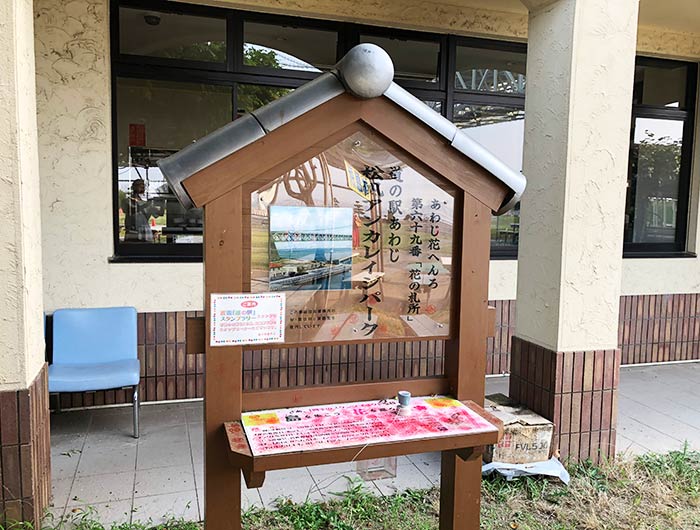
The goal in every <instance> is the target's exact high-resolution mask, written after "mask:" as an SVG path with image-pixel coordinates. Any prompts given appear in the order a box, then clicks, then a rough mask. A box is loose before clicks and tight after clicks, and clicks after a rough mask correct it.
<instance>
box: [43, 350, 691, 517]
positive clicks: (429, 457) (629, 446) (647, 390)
mask: <svg viewBox="0 0 700 530" xmlns="http://www.w3.org/2000/svg"><path fill="white" fill-rule="evenodd" d="M697 383H700V363H694V364H676V365H667V366H654V367H644V368H623V370H622V375H621V378H620V392H619V394H620V395H619V400H618V402H619V420H618V441H617V443H618V449H619V450H620V451H622V452H628V453H638V452H644V451H647V450H651V451H668V450H670V449H677V448H679V447H681V445H682V443H683V442H684V441H686V440H687V441H688V442H689V444H690V446H691V447H692V448H694V449H698V450H700V385H698V384H697ZM495 392H502V393H505V394H507V393H508V379H507V378H489V379H488V380H487V394H491V393H495ZM130 433H131V409H130V408H123V407H121V408H108V409H94V410H83V411H75V412H63V413H60V414H53V415H52V416H51V453H52V454H51V458H52V460H51V464H52V480H53V506H52V508H51V514H52V515H53V516H54V517H60V516H62V515H64V514H66V515H69V514H76V513H78V514H79V513H83V512H85V511H86V510H92V509H94V510H95V511H96V513H97V516H98V517H99V519H100V520H101V521H103V522H105V523H108V522H112V521H115V522H117V521H118V522H128V521H130V520H132V519H133V521H143V522H145V521H148V520H152V521H153V522H159V521H162V520H163V519H164V518H165V517H167V516H171V515H172V516H176V517H180V516H182V517H185V518H187V519H191V520H200V519H201V518H202V515H203V513H204V511H203V492H202V488H203V482H202V480H203V473H202V461H203V458H202V456H203V447H202V402H201V401H200V402H193V403H177V404H164V405H163V404H161V405H144V406H142V409H141V438H139V439H138V440H135V439H134V438H132V437H131V435H130ZM439 479H440V463H439V454H422V455H414V456H410V457H406V456H403V457H399V459H398V461H397V475H396V478H393V479H381V480H375V481H370V482H368V483H366V487H368V488H369V489H370V490H372V491H374V492H376V493H377V494H378V495H390V494H392V493H394V492H396V491H400V490H404V489H406V488H428V487H430V486H431V485H437V484H438V483H439ZM355 480H360V479H359V476H358V475H357V473H356V464H332V465H326V466H315V467H306V468H300V469H293V470H286V471H276V472H271V473H268V474H267V478H266V480H265V485H264V486H263V487H262V488H259V489H252V490H249V489H247V488H245V486H243V505H244V508H249V507H251V506H266V507H274V505H275V500H276V499H278V498H281V497H288V498H291V499H292V500H293V501H295V502H303V501H304V500H307V499H309V500H322V499H328V498H332V497H333V495H334V494H337V493H340V492H342V491H344V490H345V489H346V488H347V486H348V485H349V484H350V483H351V482H352V481H355Z"/></svg>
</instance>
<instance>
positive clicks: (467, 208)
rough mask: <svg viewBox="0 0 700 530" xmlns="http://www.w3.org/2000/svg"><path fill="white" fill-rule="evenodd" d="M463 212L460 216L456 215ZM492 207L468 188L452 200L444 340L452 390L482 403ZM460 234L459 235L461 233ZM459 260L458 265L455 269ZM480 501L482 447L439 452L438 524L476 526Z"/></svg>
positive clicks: (462, 529)
mask: <svg viewBox="0 0 700 530" xmlns="http://www.w3.org/2000/svg"><path fill="white" fill-rule="evenodd" d="M460 213H461V216H460ZM490 226H491V211H490V210H489V208H488V207H486V206H484V205H483V204H482V203H481V202H479V201H477V200H476V199H475V198H474V197H472V196H471V195H469V194H468V193H466V192H465V193H463V194H462V197H457V200H456V201H455V238H459V239H457V240H456V243H457V244H455V245H454V253H455V255H454V256H453V258H452V259H453V261H452V263H453V274H455V273H456V274H455V278H456V281H457V282H459V283H458V286H459V288H458V289H455V290H454V291H453V296H457V297H458V300H454V301H453V308H456V311H453V314H452V319H453V320H452V323H453V326H454V327H453V333H452V336H453V339H452V340H449V341H447V343H446V344H445V374H446V375H447V378H448V380H449V385H450V393H451V395H452V396H454V397H455V398H457V399H459V400H467V399H469V400H472V401H474V402H476V403H478V404H479V405H483V399H484V384H485V381H484V377H485V373H486V372H485V370H486V341H487V335H488V332H487V323H488V273H489V245H490V235H491V231H490ZM460 236H461V237H460ZM455 266H457V268H458V270H454V267H455ZM480 504H481V452H479V451H474V452H473V453H472V455H471V456H470V457H469V458H468V459H467V460H466V461H465V460H462V458H460V457H459V456H458V455H457V453H456V452H454V451H449V452H443V454H442V460H441V477H440V530H478V528H479V516H480Z"/></svg>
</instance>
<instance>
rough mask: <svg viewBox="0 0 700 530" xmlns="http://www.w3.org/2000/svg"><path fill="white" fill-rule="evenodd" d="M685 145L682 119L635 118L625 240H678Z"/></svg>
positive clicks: (643, 241) (637, 241)
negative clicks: (679, 197)
mask: <svg viewBox="0 0 700 530" xmlns="http://www.w3.org/2000/svg"><path fill="white" fill-rule="evenodd" d="M682 147H683V122H682V121H678V120H664V119H652V118H637V119H636V120H635V122H634V143H633V144H632V154H631V159H630V178H629V181H628V184H627V208H626V209H627V211H626V215H625V242H632V243H673V242H674V241H675V239H676V223H677V217H678V216H677V213H678V191H679V179H680V169H681V151H682Z"/></svg>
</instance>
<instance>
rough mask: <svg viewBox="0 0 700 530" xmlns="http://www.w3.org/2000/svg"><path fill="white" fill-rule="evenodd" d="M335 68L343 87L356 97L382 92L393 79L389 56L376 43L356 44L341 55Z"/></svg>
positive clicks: (378, 94) (392, 67) (377, 94)
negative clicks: (343, 55)
mask: <svg viewBox="0 0 700 530" xmlns="http://www.w3.org/2000/svg"><path fill="white" fill-rule="evenodd" d="M336 69H337V70H338V73H339V74H340V80H341V81H342V82H343V84H344V85H345V88H346V89H347V91H348V92H350V93H351V94H352V95H353V96H357V97H358V98H365V99H369V98H376V97H379V96H381V95H382V94H384V92H386V89H387V88H389V85H391V82H392V81H393V79H394V63H392V62H391V57H389V54H388V53H386V52H385V51H384V50H383V49H382V48H380V47H379V46H377V45H376V44H369V43H367V44H358V45H357V46H355V47H353V48H352V49H351V50H350V51H349V52H348V53H347V54H346V55H345V57H343V58H342V59H341V60H340V61H339V62H338V64H337V65H336Z"/></svg>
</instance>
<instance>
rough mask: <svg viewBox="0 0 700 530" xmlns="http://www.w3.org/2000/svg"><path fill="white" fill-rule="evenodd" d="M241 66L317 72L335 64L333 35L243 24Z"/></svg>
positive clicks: (264, 25)
mask: <svg viewBox="0 0 700 530" xmlns="http://www.w3.org/2000/svg"><path fill="white" fill-rule="evenodd" d="M243 28H244V29H243V35H244V40H245V44H244V45H243V64H245V65H246V66H260V67H265V68H278V69H283V70H302V71H308V72H319V71H321V70H328V69H329V68H331V67H332V66H333V65H334V64H335V62H336V49H337V46H338V34H337V33H336V32H334V31H325V30H320V29H311V28H299V27H293V26H278V25H274V24H261V23H258V22H245V23H244V26H243Z"/></svg>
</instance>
